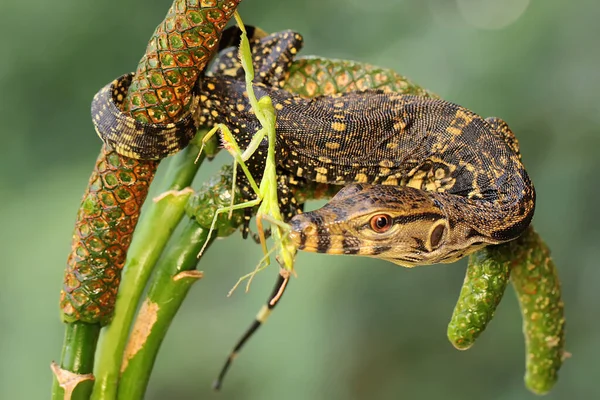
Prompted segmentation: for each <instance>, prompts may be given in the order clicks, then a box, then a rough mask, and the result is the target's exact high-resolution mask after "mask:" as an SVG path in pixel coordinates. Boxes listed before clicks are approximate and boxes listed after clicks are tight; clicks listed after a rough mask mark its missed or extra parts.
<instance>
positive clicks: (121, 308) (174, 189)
mask: <svg viewBox="0 0 600 400" xmlns="http://www.w3.org/2000/svg"><path fill="white" fill-rule="evenodd" d="M203 136H204V134H203V133H201V134H199V135H198V137H203ZM198 151H199V148H198V147H197V145H196V143H195V142H194V143H193V144H192V145H190V146H188V147H187V148H186V149H185V150H184V151H182V152H180V153H179V154H177V155H175V156H174V157H173V159H172V160H171V162H170V163H169V170H168V172H167V181H166V182H165V183H166V184H164V185H163V188H164V190H162V191H163V193H164V197H160V199H159V200H158V201H155V202H153V203H152V204H150V205H149V207H148V209H147V210H146V211H145V213H144V215H143V217H142V220H141V221H140V223H139V226H138V228H137V230H136V234H135V236H134V238H133V240H132V243H131V247H130V249H129V254H128V257H127V261H126V264H125V268H124V270H125V272H124V274H123V278H122V282H121V286H120V288H119V293H118V295H117V303H116V306H115V313H114V315H113V320H112V322H111V324H110V325H108V326H107V327H106V328H105V329H104V330H103V332H102V335H101V337H100V356H99V359H98V365H97V368H96V385H95V388H94V393H93V398H95V399H111V398H115V397H116V393H117V384H118V380H119V373H120V369H121V361H122V358H123V351H124V349H125V345H126V343H127V337H128V335H129V328H130V326H131V323H132V321H133V318H134V316H135V311H136V309H137V306H138V302H139V299H140V297H141V295H142V292H143V291H144V288H145V287H146V282H147V281H148V278H149V276H150V274H151V272H152V269H153V267H154V265H155V264H156V261H157V260H158V258H159V257H160V255H161V253H162V251H163V249H164V247H165V245H166V243H167V241H168V240H169V238H170V237H171V234H172V233H173V231H174V230H175V228H176V227H177V224H178V223H179V221H180V220H181V217H182V216H183V213H184V210H185V205H186V203H187V200H188V198H189V196H190V194H191V190H186V189H183V188H185V187H187V186H189V185H190V184H191V181H192V180H193V178H194V175H195V174H196V172H197V170H198V168H199V167H200V165H201V161H202V159H203V156H201V160H199V162H198V163H194V159H195V158H196V156H197V154H198ZM157 226H159V227H160V229H156V227H157Z"/></svg>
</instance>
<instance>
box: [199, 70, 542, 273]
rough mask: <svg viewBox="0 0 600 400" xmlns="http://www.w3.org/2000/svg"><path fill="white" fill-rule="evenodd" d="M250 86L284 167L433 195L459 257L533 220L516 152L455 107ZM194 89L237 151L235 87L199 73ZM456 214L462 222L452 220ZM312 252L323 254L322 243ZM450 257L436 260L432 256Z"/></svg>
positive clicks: (239, 129)
mask: <svg viewBox="0 0 600 400" xmlns="http://www.w3.org/2000/svg"><path fill="white" fill-rule="evenodd" d="M255 90H256V92H257V96H258V97H261V96H264V95H268V96H269V97H270V98H271V100H272V101H273V104H274V105H275V108H276V110H277V111H278V115H277V126H276V129H277V155H278V160H277V161H278V163H279V165H280V167H281V168H282V169H284V170H286V171H289V172H290V173H291V174H292V175H295V176H298V177H301V178H304V179H307V180H311V181H316V182H320V183H331V184H347V183H352V182H359V183H371V184H377V183H381V184H384V185H393V186H396V185H400V186H411V187H414V188H417V189H419V190H423V191H427V192H437V194H436V195H435V196H434V197H435V198H436V199H437V200H438V201H439V202H440V209H441V212H443V213H444V214H445V215H446V218H447V220H448V223H449V224H450V226H449V227H448V228H449V229H450V230H452V231H453V234H454V231H455V230H460V231H457V232H456V235H460V236H461V237H462V238H463V240H464V242H463V243H464V245H465V246H464V247H465V251H464V252H462V253H461V254H460V255H461V256H464V255H466V254H468V253H469V252H471V251H474V250H476V249H477V248H478V247H477V246H479V247H481V246H482V245H484V244H496V243H501V242H504V241H508V240H512V239H514V238H516V237H518V236H519V234H520V233H521V232H523V230H524V229H525V228H527V226H528V225H529V222H530V221H531V218H532V216H533V210H534V200H535V194H534V189H533V185H532V183H531V181H530V180H529V177H528V175H527V173H526V171H525V169H524V167H523V165H522V163H521V161H520V159H519V157H518V156H517V155H516V154H515V152H514V151H513V149H512V148H511V147H510V146H509V145H508V144H507V143H506V142H505V141H504V140H503V139H502V137H501V135H500V134H499V133H498V132H496V131H495V130H494V128H493V126H492V125H491V124H489V123H488V122H486V121H485V120H484V119H483V118H481V117H479V116H477V115H476V114H474V113H473V112H471V111H469V110H467V109H465V108H463V107H460V106H458V105H455V104H452V103H449V102H445V101H443V100H438V99H427V98H422V97H416V96H410V95H400V94H395V93H384V92H382V91H364V92H351V93H347V94H342V95H338V96H327V97H317V98H315V99H311V100H306V99H303V98H300V97H299V96H295V95H293V94H290V93H288V92H285V91H283V90H279V89H275V88H273V87H267V86H264V85H260V84H257V85H256V89H255ZM201 93H202V95H205V96H206V97H207V101H206V102H204V103H203V104H204V105H206V106H207V107H210V110H209V109H204V111H205V113H204V114H203V116H204V117H205V119H204V122H206V121H209V118H214V119H215V120H216V122H220V123H224V124H225V125H227V126H229V127H230V128H232V131H233V132H234V133H235V134H237V135H238V136H237V137H236V139H237V140H238V144H240V147H241V148H245V147H246V145H247V144H248V142H249V140H250V139H251V136H252V134H253V133H254V132H255V131H256V130H257V129H258V128H259V126H258V122H257V121H256V119H255V118H254V115H253V114H251V113H249V111H248V105H247V101H246V99H245V97H244V95H243V93H244V91H243V84H242V83H240V82H239V81H237V80H235V79H231V78H226V77H217V78H207V79H206V80H204V81H203V82H202V90H201ZM215 110H216V112H215ZM261 158H262V159H261ZM263 159H264V151H263V150H262V149H261V148H259V150H258V151H257V153H256V156H255V157H254V158H252V159H251V160H252V163H251V164H250V165H251V167H252V168H254V170H253V173H256V174H257V175H258V174H260V171H262V166H263V165H264V163H263V162H262V161H263ZM460 220H467V223H466V224H460V225H457V226H455V225H454V223H455V222H457V221H460ZM455 227H456V229H455ZM318 240H321V239H320V238H319V239H318ZM323 240H325V239H323ZM299 244H300V248H301V249H303V248H305V247H306V246H305V244H304V243H299ZM307 249H308V248H307ZM310 249H311V250H314V251H316V250H318V251H320V252H327V251H329V249H328V248H327V246H325V245H323V243H321V244H319V245H318V246H315V248H314V249H313V248H310ZM378 254H379V253H378ZM456 259H457V258H456V257H448V258H445V256H443V257H442V256H440V257H439V259H434V262H450V261H454V260H456ZM398 261H402V260H401V259H399V260H398ZM407 264H411V263H410V262H408V263H407Z"/></svg>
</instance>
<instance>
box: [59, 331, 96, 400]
mask: <svg viewBox="0 0 600 400" xmlns="http://www.w3.org/2000/svg"><path fill="white" fill-rule="evenodd" d="M65 325H66V328H65V339H64V345H63V351H62V354H61V360H60V369H62V370H63V371H70V372H72V373H74V374H78V375H80V376H81V378H83V379H82V380H80V381H78V382H72V385H73V386H72V387H71V388H70V389H67V390H65V387H63V386H61V384H63V385H64V384H66V382H65V381H64V379H60V380H61V382H59V377H58V376H57V374H56V373H55V374H54V383H53V385H52V400H62V399H64V398H65V392H68V391H69V390H71V399H73V400H84V399H89V397H90V393H91V392H92V387H93V383H94V381H93V380H92V379H90V378H91V377H90V378H88V379H85V378H84V377H83V376H84V375H88V374H91V373H92V369H93V367H94V352H95V349H96V343H97V341H98V334H99V333H100V324H88V323H85V322H74V323H67V324H65Z"/></svg>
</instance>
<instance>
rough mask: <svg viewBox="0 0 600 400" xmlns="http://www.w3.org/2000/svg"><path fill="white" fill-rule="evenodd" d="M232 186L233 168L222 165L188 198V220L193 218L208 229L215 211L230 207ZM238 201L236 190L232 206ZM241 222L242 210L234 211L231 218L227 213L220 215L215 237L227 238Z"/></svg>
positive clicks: (239, 197)
mask: <svg viewBox="0 0 600 400" xmlns="http://www.w3.org/2000/svg"><path fill="white" fill-rule="evenodd" d="M232 185H233V168H232V166H231V165H224V166H223V167H222V168H221V170H220V171H219V172H218V173H217V174H216V175H214V176H213V177H212V178H211V179H209V180H208V181H207V182H205V183H204V184H203V185H202V187H201V188H200V189H199V190H198V191H197V192H196V193H195V194H194V195H193V196H191V197H190V199H189V201H188V204H187V206H186V214H187V215H188V216H189V217H190V218H194V219H195V220H196V222H198V225H200V226H201V227H203V228H206V229H209V228H210V225H211V224H212V221H213V218H214V215H215V212H216V211H217V209H219V208H223V207H228V206H229V205H231V196H232V193H231V189H232ZM240 201H241V195H240V193H239V191H238V190H236V191H235V194H234V199H233V204H238V203H240ZM243 221H244V210H243V209H242V210H234V211H233V213H232V214H231V218H229V213H221V214H219V216H218V217H217V222H216V225H215V232H217V236H229V235H231V234H232V233H233V232H235V230H236V229H237V228H239V227H240V226H241V225H242V222H243Z"/></svg>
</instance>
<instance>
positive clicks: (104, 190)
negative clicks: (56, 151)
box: [60, 0, 241, 324]
mask: <svg viewBox="0 0 600 400" xmlns="http://www.w3.org/2000/svg"><path fill="white" fill-rule="evenodd" d="M240 1H241V0H204V1H201V0H195V1H194V0H175V2H174V3H173V5H172V6H171V8H170V9H169V12H168V14H167V17H166V18H165V20H164V21H163V22H162V23H161V24H160V25H159V26H158V27H157V28H156V31H155V32H154V35H153V36H152V38H151V39H150V42H149V43H148V47H147V49H146V54H145V55H144V57H143V58H142V59H141V60H140V63H139V65H138V68H137V71H136V75H135V77H134V79H133V82H132V84H131V86H130V88H129V92H128V94H127V99H126V100H125V108H126V109H127V110H128V111H129V112H130V113H131V115H132V116H133V117H135V118H136V119H137V120H138V121H141V122H161V123H166V122H172V121H176V120H177V118H178V117H179V116H180V115H181V114H182V113H183V112H184V111H186V108H187V107H188V106H189V104H190V103H191V93H192V88H193V86H194V84H195V83H196V80H197V78H198V76H199V74H200V72H201V71H202V70H203V69H204V68H205V67H206V64H207V63H208V62H209V61H210V59H211V58H212V56H213V53H214V51H215V50H216V48H217V44H218V41H219V39H220V36H221V32H222V30H223V29H224V27H225V25H226V24H227V22H228V21H229V19H230V18H231V16H232V15H233V13H234V11H235V9H236V8H237V5H238V3H239V2H240ZM157 166H158V161H147V160H133V159H130V158H128V157H124V156H121V155H119V154H117V153H116V152H115V151H114V150H112V149H111V148H108V147H107V146H103V147H102V151H101V152H100V155H99V156H98V159H97V161H96V167H95V169H94V171H93V172H92V176H91V177H90V181H89V185H88V188H87V189H86V192H85V194H84V196H83V201H82V203H81V208H80V209H79V212H78V214H77V222H76V223H75V230H74V232H73V242H72V247H71V254H70V255H69V258H68V260H67V268H66V270H65V277H64V285H63V290H62V292H61V296H60V306H61V310H62V317H63V320H64V321H65V322H74V321H82V322H88V323H101V324H105V323H107V322H108V321H110V317H111V316H112V313H113V309H114V304H115V300H116V294H117V290H118V287H119V282H120V276H121V269H122V268H123V265H124V264H125V258H126V256H127V250H128V249H129V244H130V243H131V236H132V234H133V231H134V229H135V226H136V224H137V221H138V218H139V213H140V209H141V207H142V204H143V203H144V201H145V199H146V196H147V194H148V188H149V186H150V183H151V182H152V179H153V178H154V173H155V171H156V167H157Z"/></svg>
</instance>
